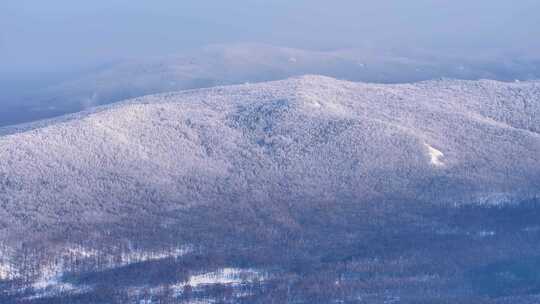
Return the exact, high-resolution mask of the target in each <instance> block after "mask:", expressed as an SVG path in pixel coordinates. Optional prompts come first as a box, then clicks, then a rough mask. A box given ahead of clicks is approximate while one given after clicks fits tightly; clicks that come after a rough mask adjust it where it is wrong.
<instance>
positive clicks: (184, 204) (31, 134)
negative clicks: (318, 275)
mask: <svg viewBox="0 0 540 304" xmlns="http://www.w3.org/2000/svg"><path fill="white" fill-rule="evenodd" d="M538 96H540V83H539V82H523V83H502V82H496V81H453V80H452V81H450V80H441V81H430V82H420V83H415V84H399V85H380V84H365V83H354V82H346V81H339V80H336V79H332V78H328V77H321V76H304V77H298V78H292V79H288V80H283V81H275V82H268V83H260V84H249V85H238V86H224V87H215V88H210V89H201V90H190V91H182V92H176V93H165V94H158V95H150V96H145V97H139V98H135V99H132V100H128V101H124V102H120V103H116V104H113V105H108V106H103V107H99V108H95V109H93V110H91V111H87V112H82V113H78V114H73V115H69V116H64V117H61V118H58V119H53V120H49V121H44V122H38V123H35V124H30V125H24V126H16V127H11V128H9V127H8V128H4V129H3V131H0V134H4V135H1V136H0V154H2V158H3V161H2V162H1V163H0V190H1V191H0V202H1V203H2V205H1V208H0V209H1V211H0V212H2V213H3V214H4V215H5V216H4V217H3V218H4V220H3V223H1V224H2V226H4V227H13V225H14V223H10V221H11V220H12V221H15V222H17V224H15V225H14V226H15V227H19V225H22V226H28V227H33V228H31V229H37V231H42V232H46V231H47V230H48V229H49V228H47V227H51V226H58V227H62V226H65V225H68V226H70V225H83V226H84V225H97V224H98V223H107V222H113V223H114V222H115V221H117V220H120V219H121V218H123V217H125V216H133V217H143V218H144V217H148V216H151V215H152V214H154V213H155V211H156V210H160V212H167V210H169V211H173V210H176V209H178V208H180V209H182V208H190V207H193V206H213V205H215V204H247V205H250V204H253V202H255V204H256V205H258V206H259V205H260V206H259V207H261V206H266V207H264V208H270V209H272V208H273V207H269V206H271V205H272V204H274V202H286V201H289V204H299V205H301V206H303V205H305V204H307V205H309V204H312V203H316V202H323V201H326V202H334V203H339V202H340V201H347V202H353V201H355V202H357V203H358V204H361V203H362V202H370V201H371V202H373V201H387V200H398V201H399V200H401V201H404V202H411V201H419V202H432V203H433V202H435V203H445V204H446V203H455V204H462V203H471V202H473V203H480V204H483V203H488V204H493V203H498V202H500V203H504V202H510V201H514V200H516V201H520V200H527V199H531V198H536V197H538V192H537V191H536V189H538V187H539V186H540V185H538V181H540V168H539V167H540V165H539V164H540V160H539V155H540V136H539V135H538V133H537V130H538V129H540V105H539V103H538V100H539V99H538V98H537V97H538ZM515 100H519V101H520V103H517V102H515ZM525 105H526V106H525ZM21 131H22V132H21ZM148 172H153V174H149V173H148ZM486 189H487V190H486ZM280 204H281V203H279V204H278V205H280ZM259 207H258V208H259ZM280 208H281V207H280ZM278 209H279V208H278ZM270 212H271V213H272V212H278V213H279V212H283V210H273V211H270ZM152 216H153V215H152ZM7 230H10V229H9V228H7Z"/></svg>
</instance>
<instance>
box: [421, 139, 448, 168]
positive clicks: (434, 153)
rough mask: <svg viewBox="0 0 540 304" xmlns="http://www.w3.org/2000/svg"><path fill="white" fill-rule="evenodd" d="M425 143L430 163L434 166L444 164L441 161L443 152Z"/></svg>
mask: <svg viewBox="0 0 540 304" xmlns="http://www.w3.org/2000/svg"><path fill="white" fill-rule="evenodd" d="M425 145H426V147H427V148H428V153H429V157H430V162H431V164H432V165H434V166H436V167H442V166H444V162H443V161H442V158H443V157H444V154H443V153H442V152H441V151H439V150H437V149H435V148H433V147H432V146H430V145H428V144H425Z"/></svg>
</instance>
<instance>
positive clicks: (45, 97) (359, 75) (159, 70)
mask: <svg viewBox="0 0 540 304" xmlns="http://www.w3.org/2000/svg"><path fill="white" fill-rule="evenodd" d="M508 58H509V56H505V57H504V58H503V57H500V56H495V55H490V54H486V55H485V56H484V57H481V58H471V57H470V56H465V55H458V54H456V55H454V56H448V55H446V57H441V56H440V55H436V54H429V53H423V52H411V54H410V55H409V56H407V55H406V54H404V53H403V52H401V53H400V55H399V56H398V55H395V54H394V53H393V52H392V51H387V52H385V53H383V52H381V51H373V50H370V49H351V50H340V51H309V50H301V49H292V48H283V47H275V46H269V45H261V44H236V45H214V46H209V47H206V48H201V49H198V50H193V51H186V52H184V53H180V54H178V55H175V56H168V57H161V58H153V59H144V60H139V59H133V60H127V61H123V62H119V63H116V64H111V65H109V66H107V67H103V68H100V69H98V70H97V71H95V72H86V73H83V74H82V75H80V76H78V77H76V78H75V79H71V80H68V81H65V82H62V83H59V84H57V85H52V86H50V87H47V88H44V89H41V90H38V91H30V92H24V91H23V90H22V89H20V90H19V91H21V92H20V93H19V94H12V95H14V96H11V97H9V99H7V97H6V99H7V100H5V101H3V102H2V103H3V104H4V106H3V107H2V108H1V109H0V126H6V125H12V124H17V123H23V122H29V121H34V120H38V119H43V118H50V117H54V116H59V115H62V114H66V113H74V112H78V111H81V110H84V109H88V108H90V107H93V106H97V105H103V104H108V103H111V102H117V101H121V100H124V99H128V98H133V97H138V96H142V95H147V94H155V93H164V92H170V91H179V90H186V89H198V88H207V87H213V86H216V85H229V84H243V83H245V82H264V81H272V80H279V79H284V78H287V77H295V76H301V75H305V74H319V75H326V76H330V77H334V78H338V79H343V80H350V81H363V82H375V83H406V82H415V81H422V80H430V79H436V78H441V77H444V78H455V79H496V80H504V81H514V80H515V79H521V80H527V79H538V78H540V60H538V59H537V58H534V57H531V58H523V57H520V58H514V59H510V60H509V59H508ZM0 98H1V97H0Z"/></svg>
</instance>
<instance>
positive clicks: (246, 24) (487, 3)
mask: <svg viewBox="0 0 540 304" xmlns="http://www.w3.org/2000/svg"><path fill="white" fill-rule="evenodd" d="M539 12H540V1H538V0H519V1H509V0H431V1H428V0H406V1H405V0H394V1H390V0H386V1H385V0H377V1H376V0H365V1H362V0H335V1H328V0H230V1H221V0H220V1H218V0H213V1H210V0H160V1H149V0H147V1H142V0H92V1H73V0H48V1H38V0H1V1H0V78H2V76H3V78H6V75H11V76H12V77H14V78H16V77H25V76H24V75H26V76H28V75H32V74H34V75H35V74H36V73H41V72H51V71H59V72H60V71H70V70H77V69H80V68H85V67H91V66H93V65H95V64H99V63H102V62H107V61H110V60H114V59H119V58H123V57H140V56H153V55H164V54H171V53H175V52H178V51H181V50H182V49H185V48H193V47H198V46H203V45H207V44H213V43H234V42H262V43H267V44H275V45H281V46H291V47H300V48H310V49H337V48H348V47H365V46H370V47H374V48H380V49H397V50H399V49H404V50H405V49H408V48H419V49H429V50H436V51H437V52H441V53H442V54H443V53H445V52H455V51H456V50H459V51H468V52H473V53H474V52H476V53H478V54H482V52H483V51H485V50H490V51H493V50H495V51H497V52H501V53H504V52H508V53H510V52H511V53H515V52H531V53H532V52H537V51H538V50H539V49H540V42H539V41H540V39H538V37H540V21H539V16H538V15H539ZM20 75H22V76H20Z"/></svg>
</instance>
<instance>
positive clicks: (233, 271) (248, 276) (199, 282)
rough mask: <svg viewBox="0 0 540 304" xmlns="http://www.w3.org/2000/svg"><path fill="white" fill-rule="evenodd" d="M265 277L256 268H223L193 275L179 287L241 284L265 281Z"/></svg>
mask: <svg viewBox="0 0 540 304" xmlns="http://www.w3.org/2000/svg"><path fill="white" fill-rule="evenodd" d="M265 278H266V276H265V275H264V274H262V273H261V272H260V271H257V270H254V269H241V268H223V269H220V270H217V271H214V272H208V273H202V274H198V275H193V276H191V277H190V278H189V280H188V281H187V282H184V283H180V284H178V285H177V287H178V288H183V287H184V286H188V285H189V286H191V287H194V288H198V287H202V286H206V285H214V284H224V285H239V284H241V283H243V282H254V281H257V280H259V281H263V280H264V279H265Z"/></svg>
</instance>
